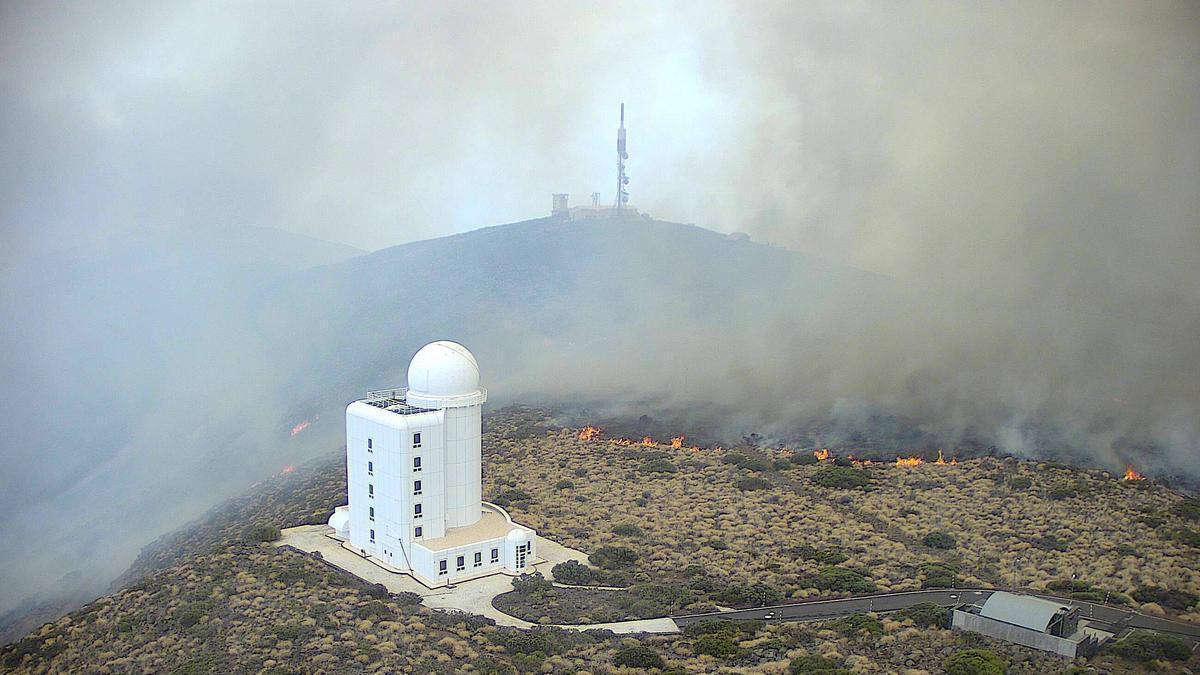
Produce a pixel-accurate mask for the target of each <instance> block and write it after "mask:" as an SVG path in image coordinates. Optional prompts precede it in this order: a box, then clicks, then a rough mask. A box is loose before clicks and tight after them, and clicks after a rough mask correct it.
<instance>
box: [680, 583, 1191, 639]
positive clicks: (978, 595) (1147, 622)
mask: <svg viewBox="0 0 1200 675" xmlns="http://www.w3.org/2000/svg"><path fill="white" fill-rule="evenodd" d="M991 594H992V591H991V590H990V589H953V590H936V591H907V592H903V593H880V594H878V595H863V596H858V597H854V598H842V599H838V600H813V601H809V602H798V603H788V604H779V605H771V606H768V607H756V608H754V609H734V610H729V611H724V612H707V613H704V614H691V615H688V616H676V617H672V618H673V619H674V620H675V623H676V624H678V625H679V627H680V628H684V627H686V626H689V625H691V624H694V623H700V622H702V621H713V620H718V619H733V620H792V621H811V620H817V619H827V618H834V617H839V616H846V615H848V614H854V613H856V612H892V611H895V610H898V609H904V608H905V607H912V606H913V605H918V604H921V603H923V602H928V603H932V604H935V605H940V606H942V607H950V606H953V605H958V604H961V603H964V602H965V603H970V604H982V603H983V601H984V600H987V598H988V596H990V595H991ZM1040 597H1044V598H1048V599H1051V600H1057V601H1061V602H1064V603H1068V604H1071V605H1075V606H1077V607H1079V608H1080V609H1081V611H1080V614H1081V616H1082V618H1090V619H1095V620H1097V621H1103V622H1105V623H1109V624H1112V625H1114V626H1116V627H1118V628H1121V627H1126V626H1128V627H1132V628H1146V629H1149V630H1156V631H1160V632H1163V633H1170V634H1173V635H1177V636H1180V637H1185V638H1189V639H1190V641H1191V642H1192V643H1193V644H1194V643H1196V642H1198V641H1200V625H1196V624H1192V623H1185V622H1182V621H1173V620H1171V619H1163V618H1159V617H1153V616H1147V615H1145V614H1139V613H1137V612H1133V611H1130V610H1128V609H1122V608H1119V607H1113V606H1110V605H1102V604H1096V603H1092V602H1082V601H1079V600H1068V599H1064V598H1057V597H1054V596H1049V595H1043V596H1040Z"/></svg>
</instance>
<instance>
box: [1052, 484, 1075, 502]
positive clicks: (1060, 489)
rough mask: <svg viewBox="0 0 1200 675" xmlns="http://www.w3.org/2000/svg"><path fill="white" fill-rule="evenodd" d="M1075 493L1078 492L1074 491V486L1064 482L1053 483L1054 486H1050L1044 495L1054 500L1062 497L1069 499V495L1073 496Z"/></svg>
mask: <svg viewBox="0 0 1200 675" xmlns="http://www.w3.org/2000/svg"><path fill="white" fill-rule="evenodd" d="M1077 494H1079V493H1078V492H1076V490H1075V488H1074V487H1071V486H1070V485H1065V484H1064V485H1055V486H1054V487H1052V488H1050V492H1048V493H1046V496H1047V497H1049V498H1050V499H1053V500H1055V501H1060V500H1063V499H1070V498H1071V497H1074V496H1076V495H1077Z"/></svg>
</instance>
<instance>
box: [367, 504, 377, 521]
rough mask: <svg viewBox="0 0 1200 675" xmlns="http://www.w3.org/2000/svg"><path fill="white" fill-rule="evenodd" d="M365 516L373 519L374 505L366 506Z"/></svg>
mask: <svg viewBox="0 0 1200 675" xmlns="http://www.w3.org/2000/svg"><path fill="white" fill-rule="evenodd" d="M367 517H368V518H370V519H371V520H375V507H374V506H371V507H368V511H367Z"/></svg>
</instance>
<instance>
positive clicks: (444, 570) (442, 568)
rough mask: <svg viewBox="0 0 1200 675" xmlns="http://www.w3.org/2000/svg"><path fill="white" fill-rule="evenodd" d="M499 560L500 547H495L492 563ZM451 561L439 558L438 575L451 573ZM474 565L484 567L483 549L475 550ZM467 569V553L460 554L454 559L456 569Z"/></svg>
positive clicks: (458, 570) (459, 570) (457, 570)
mask: <svg viewBox="0 0 1200 675" xmlns="http://www.w3.org/2000/svg"><path fill="white" fill-rule="evenodd" d="M498 562H500V549H498V548H493V549H492V564H493V565H495V564H496V563H498ZM449 563H450V561H449V560H439V561H438V576H442V575H444V574H448V573H449ZM474 566H475V567H483V551H476V552H475V563H474ZM465 569H467V557H466V556H465V555H460V556H458V558H456V559H455V560H454V570H455V571H456V572H462V571H463V570H465Z"/></svg>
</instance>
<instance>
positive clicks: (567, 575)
mask: <svg viewBox="0 0 1200 675" xmlns="http://www.w3.org/2000/svg"><path fill="white" fill-rule="evenodd" d="M550 572H551V573H552V574H553V575H554V580H555V581H557V582H559V583H562V584H570V585H572V586H603V585H605V584H604V583H603V582H604V573H603V572H601V571H600V570H598V569H593V568H591V567H588V566H587V565H584V564H582V563H580V562H579V561H578V560H567V561H566V562H560V563H558V564H557V565H555V566H554V567H553V568H552V569H551V570H550Z"/></svg>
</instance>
